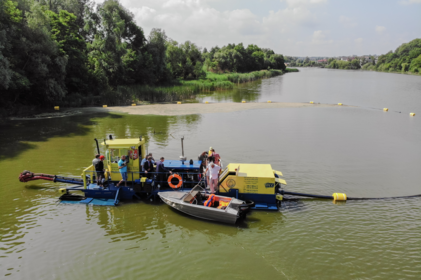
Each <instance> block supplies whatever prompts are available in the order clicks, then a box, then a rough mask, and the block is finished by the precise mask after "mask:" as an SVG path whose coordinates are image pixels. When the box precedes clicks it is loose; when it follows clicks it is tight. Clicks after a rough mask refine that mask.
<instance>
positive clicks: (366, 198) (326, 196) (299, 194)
mask: <svg viewBox="0 0 421 280" xmlns="http://www.w3.org/2000/svg"><path fill="white" fill-rule="evenodd" d="M279 193H280V194H282V195H284V194H290V195H295V196H304V197H314V198H322V199H333V196H331V195H317V194H307V193H296V192H287V191H284V190H279ZM414 197H421V194H416V195H407V196H391V197H347V198H346V200H379V199H397V198H414Z"/></svg>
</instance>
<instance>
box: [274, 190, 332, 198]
mask: <svg viewBox="0 0 421 280" xmlns="http://www.w3.org/2000/svg"><path fill="white" fill-rule="evenodd" d="M279 193H280V194H282V195H284V194H290V195H296V196H305V197H314V198H323V199H333V196H331V195H317V194H306V193H296V192H287V191H284V190H280V191H279Z"/></svg>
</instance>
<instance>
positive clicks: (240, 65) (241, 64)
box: [203, 43, 286, 72]
mask: <svg viewBox="0 0 421 280" xmlns="http://www.w3.org/2000/svg"><path fill="white" fill-rule="evenodd" d="M203 58H204V60H205V67H206V69H208V70H209V69H211V70H212V71H215V72H225V71H228V72H251V71H258V70H261V69H267V70H270V69H278V70H285V69H286V66H285V61H284V57H283V56H282V55H280V54H275V53H274V51H273V50H271V49H264V48H259V47H258V46H256V45H248V46H247V48H244V46H243V43H240V44H238V45H235V44H228V45H227V46H224V47H222V48H219V47H213V48H211V50H210V51H209V52H208V51H207V49H206V48H205V49H204V50H203Z"/></svg>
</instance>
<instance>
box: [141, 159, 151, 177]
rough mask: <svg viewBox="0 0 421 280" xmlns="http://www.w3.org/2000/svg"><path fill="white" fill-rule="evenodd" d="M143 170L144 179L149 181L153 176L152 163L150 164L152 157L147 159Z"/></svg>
mask: <svg viewBox="0 0 421 280" xmlns="http://www.w3.org/2000/svg"><path fill="white" fill-rule="evenodd" d="M143 168H144V169H145V174H146V177H147V178H148V179H151V178H152V175H153V174H152V172H153V163H152V157H151V156H149V157H148V160H147V161H146V162H145V164H144V165H143Z"/></svg>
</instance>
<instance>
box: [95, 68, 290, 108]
mask: <svg viewBox="0 0 421 280" xmlns="http://www.w3.org/2000/svg"><path fill="white" fill-rule="evenodd" d="M287 72H298V69H289V68H287V69H286V70H285V71H282V70H261V71H255V72H250V73H223V74H216V73H212V72H207V73H206V78H204V79H199V80H186V81H185V80H181V81H179V84H177V85H172V86H148V85H132V86H124V87H119V88H117V89H116V90H115V91H113V92H110V94H106V95H105V96H104V100H103V101H104V102H106V103H107V104H109V105H119V104H122V105H123V104H127V103H130V102H133V101H134V102H144V101H146V102H151V103H155V102H173V101H178V100H185V99H192V98H194V97H195V95H196V94H198V93H201V92H209V91H214V90H226V89H232V88H234V87H235V86H236V85H238V84H241V83H247V82H252V81H256V80H259V79H265V78H271V77H275V76H279V75H282V74H284V73H287Z"/></svg>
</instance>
